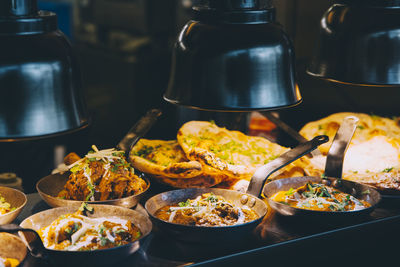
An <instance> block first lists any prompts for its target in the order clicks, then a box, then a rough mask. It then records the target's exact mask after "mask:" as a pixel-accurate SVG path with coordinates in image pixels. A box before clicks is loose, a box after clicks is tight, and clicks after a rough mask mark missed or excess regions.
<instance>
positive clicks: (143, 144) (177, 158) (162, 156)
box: [130, 139, 203, 178]
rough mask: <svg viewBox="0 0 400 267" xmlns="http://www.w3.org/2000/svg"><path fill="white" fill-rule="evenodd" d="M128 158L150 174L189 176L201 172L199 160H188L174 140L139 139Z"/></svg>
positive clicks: (174, 176) (136, 166)
mask: <svg viewBox="0 0 400 267" xmlns="http://www.w3.org/2000/svg"><path fill="white" fill-rule="evenodd" d="M130 159H131V163H132V165H133V167H134V168H136V169H138V170H139V171H141V172H144V173H148V174H151V175H159V176H164V177H169V178H191V177H195V176H198V175H200V174H201V173H202V172H203V170H202V166H201V164H200V162H198V161H189V160H188V159H187V158H186V156H185V154H184V153H183V151H182V149H181V148H180V146H179V144H178V143H177V142H176V141H175V140H171V141H163V140H148V139H140V140H139V142H138V143H137V144H136V145H135V146H134V147H133V149H132V151H131V155H130Z"/></svg>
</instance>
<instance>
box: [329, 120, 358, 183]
mask: <svg viewBox="0 0 400 267" xmlns="http://www.w3.org/2000/svg"><path fill="white" fill-rule="evenodd" d="M358 121H359V119H358V118H357V117H355V116H347V117H346V118H344V119H343V122H342V124H341V125H340V127H339V129H338V131H337V132H336V135H335V138H334V139H333V142H332V145H331V147H330V148H329V152H328V155H327V156H326V163H325V175H326V176H328V177H335V178H342V172H343V160H344V156H345V155H346V151H347V148H348V147H349V144H350V141H351V139H352V138H353V135H354V132H355V130H356V128H357V123H358Z"/></svg>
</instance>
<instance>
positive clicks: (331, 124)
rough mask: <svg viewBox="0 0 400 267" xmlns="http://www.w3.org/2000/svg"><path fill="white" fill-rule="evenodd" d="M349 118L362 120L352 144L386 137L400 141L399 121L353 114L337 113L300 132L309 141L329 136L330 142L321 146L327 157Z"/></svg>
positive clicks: (308, 125) (315, 122) (310, 124)
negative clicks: (321, 136) (334, 139)
mask: <svg viewBox="0 0 400 267" xmlns="http://www.w3.org/2000/svg"><path fill="white" fill-rule="evenodd" d="M347 116H356V117H357V118H359V119H360V120H359V122H358V126H357V129H356V131H355V133H354V136H353V139H352V141H351V144H359V143H363V142H365V141H368V140H370V139H371V138H373V137H375V136H386V137H388V138H389V140H393V139H394V140H400V127H399V125H398V121H397V120H392V119H388V118H384V117H380V116H376V115H368V114H364V113H351V112H340V113H335V114H332V115H330V116H328V117H325V118H322V119H320V120H317V121H313V122H309V123H307V124H306V125H304V127H303V128H302V129H301V130H300V134H301V135H302V136H304V137H305V138H306V139H308V140H310V139H312V138H314V137H315V136H317V135H322V134H324V135H327V136H329V142H327V143H325V144H323V145H321V146H319V150H320V151H321V152H322V154H324V155H327V154H328V151H329V148H330V147H331V144H332V141H333V138H334V137H335V135H336V132H337V130H338V129H339V126H340V124H341V123H342V121H343V119H344V118H345V117H347Z"/></svg>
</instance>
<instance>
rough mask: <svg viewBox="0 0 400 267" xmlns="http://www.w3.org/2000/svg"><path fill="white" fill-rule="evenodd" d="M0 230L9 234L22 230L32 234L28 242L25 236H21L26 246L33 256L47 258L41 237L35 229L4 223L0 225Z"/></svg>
mask: <svg viewBox="0 0 400 267" xmlns="http://www.w3.org/2000/svg"><path fill="white" fill-rule="evenodd" d="M0 232H6V233H11V234H14V233H18V232H24V233H27V234H30V235H32V234H33V238H30V239H31V241H30V242H28V240H26V238H23V239H22V240H23V241H24V243H25V244H26V246H27V247H28V249H29V251H30V253H31V255H32V256H33V257H35V258H42V259H45V258H47V256H46V255H47V253H46V248H45V247H44V245H43V242H42V239H41V238H40V236H39V234H38V233H37V232H36V231H35V230H33V229H29V228H23V227H21V226H19V225H17V224H4V225H0ZM24 239H25V240H24Z"/></svg>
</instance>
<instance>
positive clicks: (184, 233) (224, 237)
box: [145, 136, 329, 243]
mask: <svg viewBox="0 0 400 267" xmlns="http://www.w3.org/2000/svg"><path fill="white" fill-rule="evenodd" d="M328 140H329V138H328V137H327V136H317V137H315V138H314V139H312V140H310V141H308V142H306V143H303V144H301V145H299V146H298V147H296V148H294V149H291V150H289V151H288V152H286V153H284V154H282V155H281V156H280V157H278V158H277V159H275V160H273V161H271V162H269V163H268V164H266V165H265V166H263V167H261V168H260V169H259V170H257V171H256V173H255V175H254V176H253V178H252V180H251V185H252V186H251V188H249V190H248V192H247V193H240V192H238V191H234V190H227V189H217V188H206V189H197V188H191V189H181V190H174V191H168V192H164V193H161V194H158V195H155V196H153V197H152V198H150V199H149V200H148V201H147V202H146V204H145V208H146V210H147V212H148V213H149V214H150V218H151V219H152V221H153V223H154V224H155V225H156V226H157V227H158V228H159V230H160V231H161V232H163V233H165V234H168V235H170V236H171V237H173V238H175V239H178V240H181V241H186V242H196V243H213V242H216V241H225V242H226V241H228V240H229V241H234V240H240V239H242V238H243V237H244V236H246V235H248V234H250V233H251V232H252V230H254V228H255V227H256V226H257V225H258V224H259V223H260V222H261V220H262V219H263V217H264V216H265V214H266V213H267V209H268V208H267V204H266V203H265V202H264V201H262V200H261V199H259V196H260V193H261V190H262V187H263V185H264V182H265V180H266V178H267V177H268V176H269V173H267V172H265V170H270V169H272V170H273V171H276V170H278V169H280V168H282V167H284V166H286V165H287V164H289V163H290V162H292V161H295V160H296V159H298V158H300V157H302V156H303V155H305V154H308V153H310V152H311V151H313V150H314V149H316V148H317V147H318V146H319V145H321V144H323V143H326V142H328ZM210 192H212V193H214V194H215V195H220V196H222V197H224V198H225V199H226V200H227V201H230V202H231V203H233V204H234V205H237V206H239V207H242V206H244V205H247V206H248V207H249V208H251V209H253V210H254V211H255V212H256V213H257V215H258V219H256V220H253V221H250V222H247V223H243V224H238V225H233V226H218V227H208V226H191V225H183V224H176V223H170V222H167V221H163V220H161V219H159V218H157V217H156V216H155V214H156V212H157V211H158V210H159V209H160V208H162V207H165V206H167V205H173V204H177V203H179V202H182V201H186V200H187V199H193V198H196V197H197V196H199V195H202V194H204V193H210Z"/></svg>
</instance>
